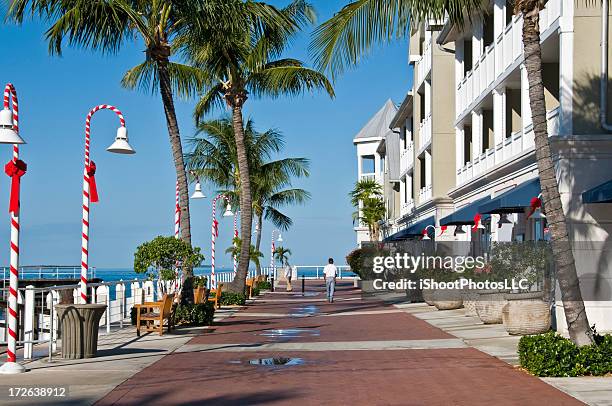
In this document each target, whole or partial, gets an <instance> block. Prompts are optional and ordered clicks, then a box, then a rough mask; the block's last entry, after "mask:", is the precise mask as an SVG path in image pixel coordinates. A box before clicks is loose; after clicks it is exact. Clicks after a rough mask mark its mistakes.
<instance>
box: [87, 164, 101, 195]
mask: <svg viewBox="0 0 612 406" xmlns="http://www.w3.org/2000/svg"><path fill="white" fill-rule="evenodd" d="M95 175H96V164H95V162H94V161H90V162H89V166H88V167H87V176H89V201H90V202H92V203H96V202H97V201H98V188H97V187H96V176H95Z"/></svg>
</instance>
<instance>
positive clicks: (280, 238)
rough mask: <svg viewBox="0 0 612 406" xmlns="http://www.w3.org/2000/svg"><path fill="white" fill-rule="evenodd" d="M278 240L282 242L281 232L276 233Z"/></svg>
mask: <svg viewBox="0 0 612 406" xmlns="http://www.w3.org/2000/svg"><path fill="white" fill-rule="evenodd" d="M276 241H278V242H283V236H282V234H281V233H278V238H277V239H276Z"/></svg>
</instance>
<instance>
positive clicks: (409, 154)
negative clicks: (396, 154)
mask: <svg viewBox="0 0 612 406" xmlns="http://www.w3.org/2000/svg"><path fill="white" fill-rule="evenodd" d="M413 166H414V144H413V142H412V141H407V145H406V149H404V150H402V152H401V153H400V176H402V175H404V174H405V173H406V172H408V171H409V170H410V168H412V167H413Z"/></svg>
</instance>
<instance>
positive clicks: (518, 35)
mask: <svg viewBox="0 0 612 406" xmlns="http://www.w3.org/2000/svg"><path fill="white" fill-rule="evenodd" d="M561 11H562V10H561V0H549V1H548V3H547V4H546V7H545V8H544V9H543V10H542V11H540V33H545V32H546V30H548V29H549V28H550V27H551V26H553V24H555V23H556V22H557V20H558V19H559V17H560V16H561ZM522 29H523V18H522V17H521V16H514V17H513V18H512V21H511V22H510V23H509V24H508V25H507V26H506V27H505V28H504V31H503V32H502V33H501V34H500V35H499V36H498V37H497V38H496V39H495V41H494V42H493V44H491V45H490V46H488V47H487V48H486V49H485V50H484V52H483V54H482V56H481V57H480V58H479V59H478V61H477V62H476V63H475V64H474V68H473V69H472V70H471V71H470V72H468V74H467V75H466V76H465V77H464V78H463V79H462V80H461V82H459V84H458V85H457V93H456V96H457V97H456V109H455V112H456V115H457V118H459V117H461V116H462V115H463V114H464V112H465V111H466V110H469V109H471V108H472V107H473V104H475V103H478V101H479V99H480V98H481V96H482V95H483V94H485V93H489V92H490V90H491V89H490V87H491V86H492V85H493V84H494V83H495V82H496V81H497V80H498V79H500V78H501V77H502V76H503V77H505V76H507V75H508V74H509V73H510V72H511V71H512V70H513V69H515V68H516V64H517V63H518V61H519V60H522V58H523V40H522ZM544 39H545V38H541V40H544Z"/></svg>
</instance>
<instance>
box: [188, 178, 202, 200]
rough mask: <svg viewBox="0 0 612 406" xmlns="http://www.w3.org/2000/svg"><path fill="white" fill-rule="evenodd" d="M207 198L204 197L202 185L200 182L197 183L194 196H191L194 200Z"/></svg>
mask: <svg viewBox="0 0 612 406" xmlns="http://www.w3.org/2000/svg"><path fill="white" fill-rule="evenodd" d="M205 197H206V195H204V193H202V185H200V182H199V181H198V182H196V184H195V189H194V191H193V194H192V195H191V198H192V199H204V198H205Z"/></svg>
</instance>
